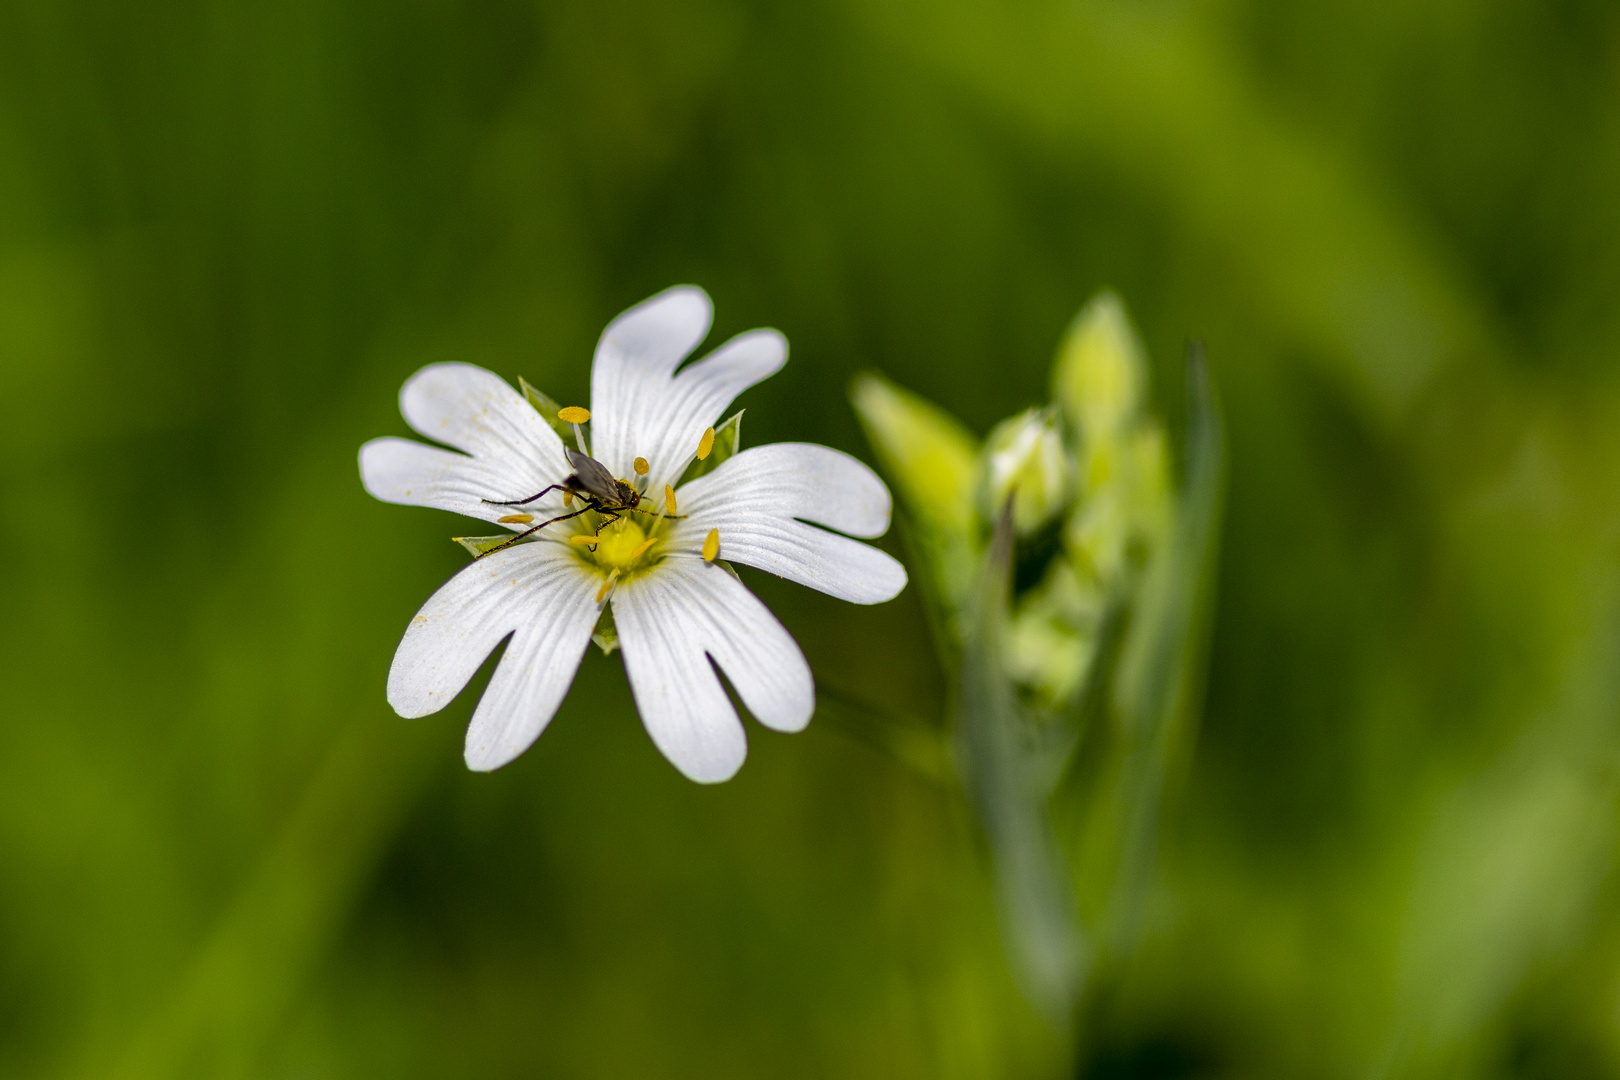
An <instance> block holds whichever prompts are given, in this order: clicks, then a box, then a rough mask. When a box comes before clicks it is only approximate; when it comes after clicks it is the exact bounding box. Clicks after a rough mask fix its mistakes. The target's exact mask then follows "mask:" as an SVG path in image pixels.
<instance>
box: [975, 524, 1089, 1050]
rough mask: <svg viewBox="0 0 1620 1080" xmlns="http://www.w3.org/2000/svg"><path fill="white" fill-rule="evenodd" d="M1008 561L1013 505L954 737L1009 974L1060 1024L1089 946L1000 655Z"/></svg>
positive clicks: (990, 575) (982, 596) (987, 588)
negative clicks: (980, 826)
mask: <svg viewBox="0 0 1620 1080" xmlns="http://www.w3.org/2000/svg"><path fill="white" fill-rule="evenodd" d="M1012 554H1013V523H1012V500H1011V499H1009V500H1008V501H1007V504H1006V506H1005V507H1004V508H1003V509H1002V512H1001V513H1000V514H999V515H997V517H996V522H995V527H994V531H993V533H992V535H991V539H990V546H989V548H988V550H987V551H986V552H985V557H984V560H983V562H982V569H981V571H980V574H979V578H978V582H977V585H976V588H975V589H974V593H973V601H972V610H971V613H970V616H969V621H968V626H967V631H968V632H967V636H966V640H965V643H964V645H963V650H962V681H961V695H960V699H959V705H958V708H959V710H960V713H959V727H958V738H959V740H960V741H959V746H960V751H961V754H960V756H961V762H962V772H963V778H964V780H965V781H966V783H967V787H968V793H969V795H970V797H971V798H972V800H973V803H974V805H975V806H976V807H977V809H978V811H979V816H980V819H981V820H982V821H983V822H984V829H985V833H986V834H987V836H988V837H989V840H990V848H991V852H992V854H993V857H994V864H995V880H996V893H997V900H998V905H997V906H998V909H999V911H1000V914H1001V922H1002V932H1003V936H1004V938H1005V941H1006V945H1007V952H1008V954H1009V957H1010V960H1011V963H1012V967H1013V970H1014V972H1015V974H1016V975H1017V976H1018V980H1019V982H1020V984H1021V985H1022V986H1023V989H1024V992H1025V993H1026V994H1027V995H1028V996H1029V999H1030V1001H1031V1002H1032V1003H1033V1004H1034V1005H1035V1006H1036V1007H1037V1008H1039V1009H1040V1010H1041V1011H1042V1012H1043V1013H1045V1014H1046V1015H1047V1016H1048V1017H1049V1018H1050V1019H1051V1020H1053V1022H1055V1023H1058V1024H1063V1023H1065V1022H1067V1020H1068V1019H1069V1011H1070V1009H1071V1008H1072V1007H1073V1005H1074V1002H1075V1001H1076V999H1077V998H1078V995H1079V991H1080V987H1081V984H1082V982H1083V981H1084V978H1085V973H1086V967H1087V964H1086V949H1085V945H1084V940H1083V938H1082V936H1081V932H1080V927H1079V925H1078V922H1077V920H1076V917H1075V904H1074V897H1073V891H1072V889H1071V888H1070V885H1069V879H1068V871H1067V868H1066V865H1065V863H1064V860H1063V855H1062V853H1061V851H1060V850H1059V848H1058V845H1057V841H1056V839H1055V837H1054V836H1053V833H1052V827H1051V823H1050V821H1049V820H1048V819H1047V816H1046V801H1047V795H1048V794H1049V788H1048V785H1047V783H1046V782H1045V777H1044V776H1043V774H1044V773H1045V772H1046V770H1044V769H1042V768H1041V767H1040V765H1041V764H1042V762H1041V760H1040V755H1039V753H1038V750H1037V749H1036V748H1035V747H1034V746H1033V745H1032V744H1034V743H1036V742H1037V740H1035V739H1033V738H1031V735H1032V734H1033V733H1032V732H1031V730H1030V727H1031V725H1030V724H1029V721H1028V719H1027V718H1026V717H1025V715H1024V713H1023V711H1022V709H1021V708H1020V707H1019V704H1018V697H1017V694H1016V692H1015V691H1014V689H1013V685H1012V682H1011V681H1010V680H1009V678H1008V677H1007V673H1006V666H1005V663H1004V657H1003V656H1002V649H1003V637H1004V632H1005V625H1006V621H1007V609H1008V604H1009V602H1010V599H1011V593H1012ZM1032 750H1034V751H1035V752H1032Z"/></svg>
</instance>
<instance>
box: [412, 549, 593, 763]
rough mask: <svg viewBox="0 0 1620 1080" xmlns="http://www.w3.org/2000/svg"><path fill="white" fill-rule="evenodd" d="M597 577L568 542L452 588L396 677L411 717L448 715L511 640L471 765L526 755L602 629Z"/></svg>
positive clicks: (483, 570)
mask: <svg viewBox="0 0 1620 1080" xmlns="http://www.w3.org/2000/svg"><path fill="white" fill-rule="evenodd" d="M594 585H595V581H594V578H592V576H591V575H590V574H588V573H587V572H585V571H584V570H583V569H582V568H581V567H580V565H579V563H578V561H577V560H575V559H574V558H573V557H572V556H571V555H569V554H568V553H567V552H566V551H564V550H563V548H562V547H561V546H560V545H555V544H546V543H541V544H523V545H520V546H517V547H514V548H510V549H508V550H506V551H502V552H497V553H496V554H494V555H490V556H488V557H486V558H483V559H480V560H478V561H477V562H475V563H473V564H472V565H470V566H468V567H467V568H466V569H464V570H462V571H461V572H460V573H459V574H457V575H456V576H455V577H453V578H451V579H450V580H449V581H448V582H446V583H445V584H444V585H443V587H441V588H440V589H439V591H438V592H436V593H434V594H433V596H432V597H431V598H430V599H429V600H428V602H427V603H426V604H424V605H423V607H422V610H421V611H419V612H418V613H417V614H416V617H415V618H413V619H412V620H411V623H410V626H409V627H407V628H406V631H405V636H404V638H403V640H401V641H400V643H399V649H398V651H397V652H395V654H394V663H393V666H392V668H390V670H389V673H388V703H389V704H390V705H392V706H393V707H394V710H395V711H396V712H398V713H399V714H400V715H401V716H405V717H418V716H426V715H428V714H429V713H434V712H438V711H439V710H440V709H442V708H444V707H445V706H446V705H448V704H449V703H450V702H451V701H452V700H454V699H455V697H456V695H457V694H459V693H460V692H461V691H462V689H463V688H464V687H465V686H466V685H467V682H468V680H470V679H471V678H472V677H473V674H474V673H475V672H476V671H477V670H478V668H479V666H480V665H481V664H483V662H484V660H485V659H487V658H488V656H489V654H490V653H491V652H493V651H494V649H495V647H496V646H497V645H498V644H500V642H501V640H502V639H503V638H505V637H507V635H508V634H510V635H511V641H510V642H509V643H508V645H507V648H506V652H505V654H504V655H503V656H502V657H501V660H500V663H499V664H498V665H497V667H496V669H495V674H494V676H493V677H492V678H491V679H490V683H489V687H488V688H487V689H486V690H485V692H484V697H483V699H482V700H481V701H480V702H479V704H478V708H477V709H476V710H475V711H474V713H473V719H472V723H471V725H470V726H469V727H468V729H467V745H466V757H467V764H468V766H469V767H470V768H473V769H480V770H483V769H493V768H497V767H499V766H501V765H504V764H506V763H507V762H509V761H511V760H512V759H513V758H515V757H517V755H519V754H521V753H522V752H523V751H524V750H526V749H527V748H528V747H529V745H530V744H531V743H533V742H534V740H535V739H536V738H538V737H539V735H540V732H541V731H542V730H544V728H545V726H546V724H547V723H548V722H550V720H551V718H552V716H553V715H555V714H556V711H557V708H558V706H559V705H561V704H562V699H563V697H564V696H565V695H566V694H567V693H568V687H569V685H570V684H571V683H572V682H573V678H574V672H575V670H576V669H577V668H578V667H579V661H580V658H581V657H582V656H583V655H584V652H585V647H586V645H587V644H588V643H589V641H590V634H591V628H592V627H593V626H594V625H595V623H596V616H597V606H596V603H595V601H594V591H595V589H594Z"/></svg>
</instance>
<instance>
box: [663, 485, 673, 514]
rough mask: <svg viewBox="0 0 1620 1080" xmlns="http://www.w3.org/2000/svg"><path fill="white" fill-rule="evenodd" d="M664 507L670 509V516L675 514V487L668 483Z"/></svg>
mask: <svg viewBox="0 0 1620 1080" xmlns="http://www.w3.org/2000/svg"><path fill="white" fill-rule="evenodd" d="M664 509H665V510H668V511H669V516H670V517H674V516H675V489H674V488H672V487H670V486H669V485H668V484H665V485H664Z"/></svg>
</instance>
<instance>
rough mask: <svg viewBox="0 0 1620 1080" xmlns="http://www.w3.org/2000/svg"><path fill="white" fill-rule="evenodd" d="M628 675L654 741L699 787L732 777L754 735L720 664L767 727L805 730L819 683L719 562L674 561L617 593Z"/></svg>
mask: <svg viewBox="0 0 1620 1080" xmlns="http://www.w3.org/2000/svg"><path fill="white" fill-rule="evenodd" d="M613 613H614V621H615V623H616V624H617V626H618V629H619V643H620V648H621V650H622V651H623V653H624V663H625V672H626V674H627V675H628V676H629V678H630V690H631V693H632V694H633V695H634V697H635V700H636V708H637V710H638V711H639V712H640V713H641V719H642V723H643V724H645V725H646V728H647V733H648V734H649V735H650V736H651V737H652V740H653V743H654V744H655V745H656V746H657V747H658V749H659V750H661V751H662V752H663V754H664V756H665V757H667V758H668V759H669V760H670V761H671V762H672V763H673V764H674V765H675V767H676V768H678V769H680V771H681V772H682V773H684V774H685V775H686V776H688V777H690V778H691V779H693V780H696V781H698V782H700V783H716V782H719V781H721V780H727V779H729V778H730V777H731V776H732V775H733V774H735V773H736V771H737V770H738V768H740V767H741V766H742V763H743V759H744V758H745V757H746V756H747V741H746V739H745V737H744V734H743V728H742V723H741V721H739V720H738V718H737V713H736V710H735V709H733V708H732V707H731V702H730V700H729V699H728V698H727V697H726V693H725V690H724V688H723V687H722V685H721V683H720V680H719V677H718V676H717V675H716V674H715V671H714V668H713V666H712V665H711V659H712V661H713V663H714V664H718V665H719V667H720V668H721V670H723V671H724V672H725V674H726V677H727V678H728V679H730V680H731V684H732V685H733V686H734V687H735V688H736V690H737V695H738V697H740V698H742V701H743V704H744V705H746V706H747V707H748V710H749V711H750V712H752V713H753V714H754V716H755V717H756V718H757V719H758V720H759V722H760V723H762V724H764V725H765V726H767V727H770V728H774V729H776V730H778V731H799V730H802V729H803V728H804V726H805V725H806V724H808V723H809V722H810V716H811V713H812V712H813V711H814V709H815V684H814V681H813V680H812V678H811V675H810V666H809V664H807V663H806V662H805V659H804V654H803V653H802V652H800V650H799V646H798V644H797V643H796V642H794V640H793V638H792V636H791V635H789V634H788V632H787V630H786V628H784V627H783V626H782V624H781V623H780V622H778V621H777V619H776V617H775V616H774V615H772V614H771V613H770V611H769V609H767V608H766V607H765V605H764V604H762V603H760V601H759V600H758V598H756V597H755V596H754V595H753V594H752V593H750V592H749V591H748V590H747V589H746V588H744V587H743V585H742V583H741V582H739V581H737V579H736V578H734V577H733V576H732V575H731V574H729V573H727V572H726V570H725V569H724V568H723V567H721V566H718V565H714V564H710V563H705V562H702V561H701V560H697V559H687V558H679V557H673V558H669V559H666V560H664V562H663V563H661V564H660V565H659V568H658V572H656V573H652V574H647V575H645V576H642V577H637V578H633V579H631V580H630V581H628V582H625V583H624V584H622V585H621V586H620V587H619V589H618V591H617V592H616V593H615V594H614V598H613Z"/></svg>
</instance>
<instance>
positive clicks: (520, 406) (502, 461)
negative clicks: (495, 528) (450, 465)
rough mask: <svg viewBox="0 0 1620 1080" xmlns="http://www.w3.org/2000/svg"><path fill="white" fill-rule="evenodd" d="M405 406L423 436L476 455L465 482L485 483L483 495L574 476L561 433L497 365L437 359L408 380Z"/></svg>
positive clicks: (517, 491) (524, 491)
mask: <svg viewBox="0 0 1620 1080" xmlns="http://www.w3.org/2000/svg"><path fill="white" fill-rule="evenodd" d="M399 411H400V412H401V413H402V414H404V416H405V422H406V423H408V424H410V425H411V427H413V428H415V429H416V430H417V431H418V432H420V433H421V434H423V435H425V436H427V437H428V438H430V439H433V440H435V441H437V442H441V443H444V444H445V445H446V446H451V447H454V448H455V449H457V450H460V451H462V452H463V453H464V454H467V455H470V456H471V460H472V461H474V462H476V463H477V468H476V469H472V470H471V471H469V472H467V473H465V474H464V475H463V476H462V480H463V481H465V482H466V483H472V484H476V485H478V486H477V488H476V493H477V495H478V497H479V498H490V499H522V498H526V497H528V496H530V495H533V494H534V493H535V492H537V491H539V490H540V489H541V488H544V487H546V486H547V485H548V484H554V483H556V482H557V481H559V480H561V479H562V478H563V477H565V476H567V475H568V472H569V468H568V459H567V458H566V457H565V456H564V455H563V445H562V440H561V439H559V438H558V437H557V433H556V432H555V431H553V430H551V426H550V425H549V424H547V423H546V422H545V420H543V419H541V417H540V414H539V413H537V412H535V411H534V408H533V407H532V406H531V405H530V404H529V403H528V402H527V401H526V400H524V398H523V396H522V395H521V394H519V393H518V392H517V391H516V390H514V389H512V387H510V386H508V385H507V384H506V381H505V380H504V379H502V378H501V377H500V376H499V375H496V374H495V373H494V372H492V371H485V370H484V369H483V368H481V367H474V366H473V365H472V364H430V365H429V366H427V367H425V368H423V369H422V370H421V371H418V372H417V373H416V374H415V375H412V376H411V377H410V378H409V379H407V380H406V381H405V385H404V387H403V388H401V389H400V392H399ZM505 512H509V511H501V513H505ZM475 516H478V517H483V516H485V515H484V514H482V513H480V514H478V515H475ZM496 516H499V514H497V515H496Z"/></svg>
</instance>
